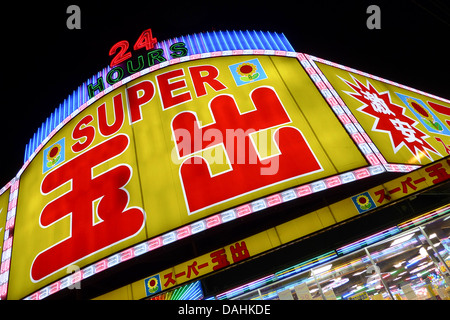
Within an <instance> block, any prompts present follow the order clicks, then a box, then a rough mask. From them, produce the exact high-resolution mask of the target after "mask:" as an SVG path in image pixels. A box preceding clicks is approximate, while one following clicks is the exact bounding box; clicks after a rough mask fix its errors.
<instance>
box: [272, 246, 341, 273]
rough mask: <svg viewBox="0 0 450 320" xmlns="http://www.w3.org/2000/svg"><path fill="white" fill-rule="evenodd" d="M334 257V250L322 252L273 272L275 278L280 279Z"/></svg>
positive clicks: (335, 255) (335, 256)
mask: <svg viewBox="0 0 450 320" xmlns="http://www.w3.org/2000/svg"><path fill="white" fill-rule="evenodd" d="M335 258H337V254H336V252H335V251H334V250H333V251H330V252H327V253H324V254H322V255H320V256H317V257H315V258H312V259H310V260H307V261H304V262H302V263H299V264H297V265H295V266H292V267H289V268H287V269H284V270H282V271H279V272H277V273H275V277H276V280H282V279H285V278H288V277H290V276H292V275H295V274H297V273H300V272H303V271H307V270H310V269H312V268H314V267H315V266H318V265H320V264H322V263H325V262H327V261H330V260H333V259H335Z"/></svg>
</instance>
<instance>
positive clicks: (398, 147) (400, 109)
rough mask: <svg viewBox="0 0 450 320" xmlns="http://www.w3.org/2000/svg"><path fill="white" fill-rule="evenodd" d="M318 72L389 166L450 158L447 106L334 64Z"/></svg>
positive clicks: (419, 163) (322, 64) (385, 81)
mask: <svg viewBox="0 0 450 320" xmlns="http://www.w3.org/2000/svg"><path fill="white" fill-rule="evenodd" d="M318 60H319V59H318ZM317 66H318V67H319V69H320V70H321V71H322V72H323V74H324V75H325V76H326V77H327V79H328V81H329V82H330V84H331V85H332V86H333V88H334V89H335V90H336V91H337V92H338V94H339V96H340V98H342V100H343V102H345V105H346V106H347V107H348V108H349V109H350V111H351V113H352V115H353V116H354V117H355V118H356V120H357V121H358V123H359V124H360V125H361V126H362V128H363V129H364V130H365V132H366V133H367V135H368V136H369V137H370V139H371V140H372V141H373V143H374V144H375V146H376V147H377V148H378V149H379V150H380V151H381V154H382V155H383V156H384V157H385V159H386V161H387V162H388V163H405V164H414V165H423V164H428V163H431V162H433V161H436V160H438V159H441V158H442V157H445V156H446V155H448V154H450V146H449V145H450V102H449V101H446V100H444V99H440V98H438V97H434V96H431V95H428V94H426V93H423V92H419V91H418V90H415V89H412V88H407V87H405V86H401V85H398V84H395V83H392V82H390V81H387V80H383V79H380V78H378V77H375V76H370V75H368V74H364V73H361V72H358V71H356V70H349V68H345V67H342V66H338V65H336V64H332V65H329V64H326V63H322V62H317Z"/></svg>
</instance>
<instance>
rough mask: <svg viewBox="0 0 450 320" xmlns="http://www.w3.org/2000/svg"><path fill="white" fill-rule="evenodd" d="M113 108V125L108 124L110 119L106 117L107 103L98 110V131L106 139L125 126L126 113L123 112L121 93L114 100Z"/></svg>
mask: <svg viewBox="0 0 450 320" xmlns="http://www.w3.org/2000/svg"><path fill="white" fill-rule="evenodd" d="M113 106H114V122H113V124H111V125H110V124H108V119H107V118H108V117H107V115H106V103H103V104H102V105H101V106H99V107H98V109H97V115H98V129H99V131H100V134H101V135H102V136H104V137H107V136H110V135H112V134H114V133H116V132H117V131H119V130H120V128H121V127H122V125H123V121H124V111H123V102H122V94H121V93H119V94H118V95H117V96H115V97H114V98H113Z"/></svg>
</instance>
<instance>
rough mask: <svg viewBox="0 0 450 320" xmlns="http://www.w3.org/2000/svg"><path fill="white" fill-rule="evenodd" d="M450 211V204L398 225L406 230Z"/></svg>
mask: <svg viewBox="0 0 450 320" xmlns="http://www.w3.org/2000/svg"><path fill="white" fill-rule="evenodd" d="M449 212H450V205H447V206H444V207H441V208H439V209H436V210H433V211H431V212H427V213H425V214H422V215H420V216H418V217H415V218H413V219H410V220H408V221H405V222H403V223H402V224H399V225H398V227H399V228H400V229H401V230H402V231H404V230H407V229H410V228H413V227H415V226H418V225H420V224H423V223H425V222H426V221H429V220H432V219H434V218H436V217H440V216H443V215H445V214H447V213H449Z"/></svg>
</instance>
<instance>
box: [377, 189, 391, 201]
mask: <svg viewBox="0 0 450 320" xmlns="http://www.w3.org/2000/svg"><path fill="white" fill-rule="evenodd" d="M374 193H375V194H376V195H377V196H378V200H377V202H378V203H382V202H383V201H384V200H387V201H389V200H391V196H390V195H388V194H387V193H386V191H385V190H384V189H380V190H377V191H375V192H374Z"/></svg>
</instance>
